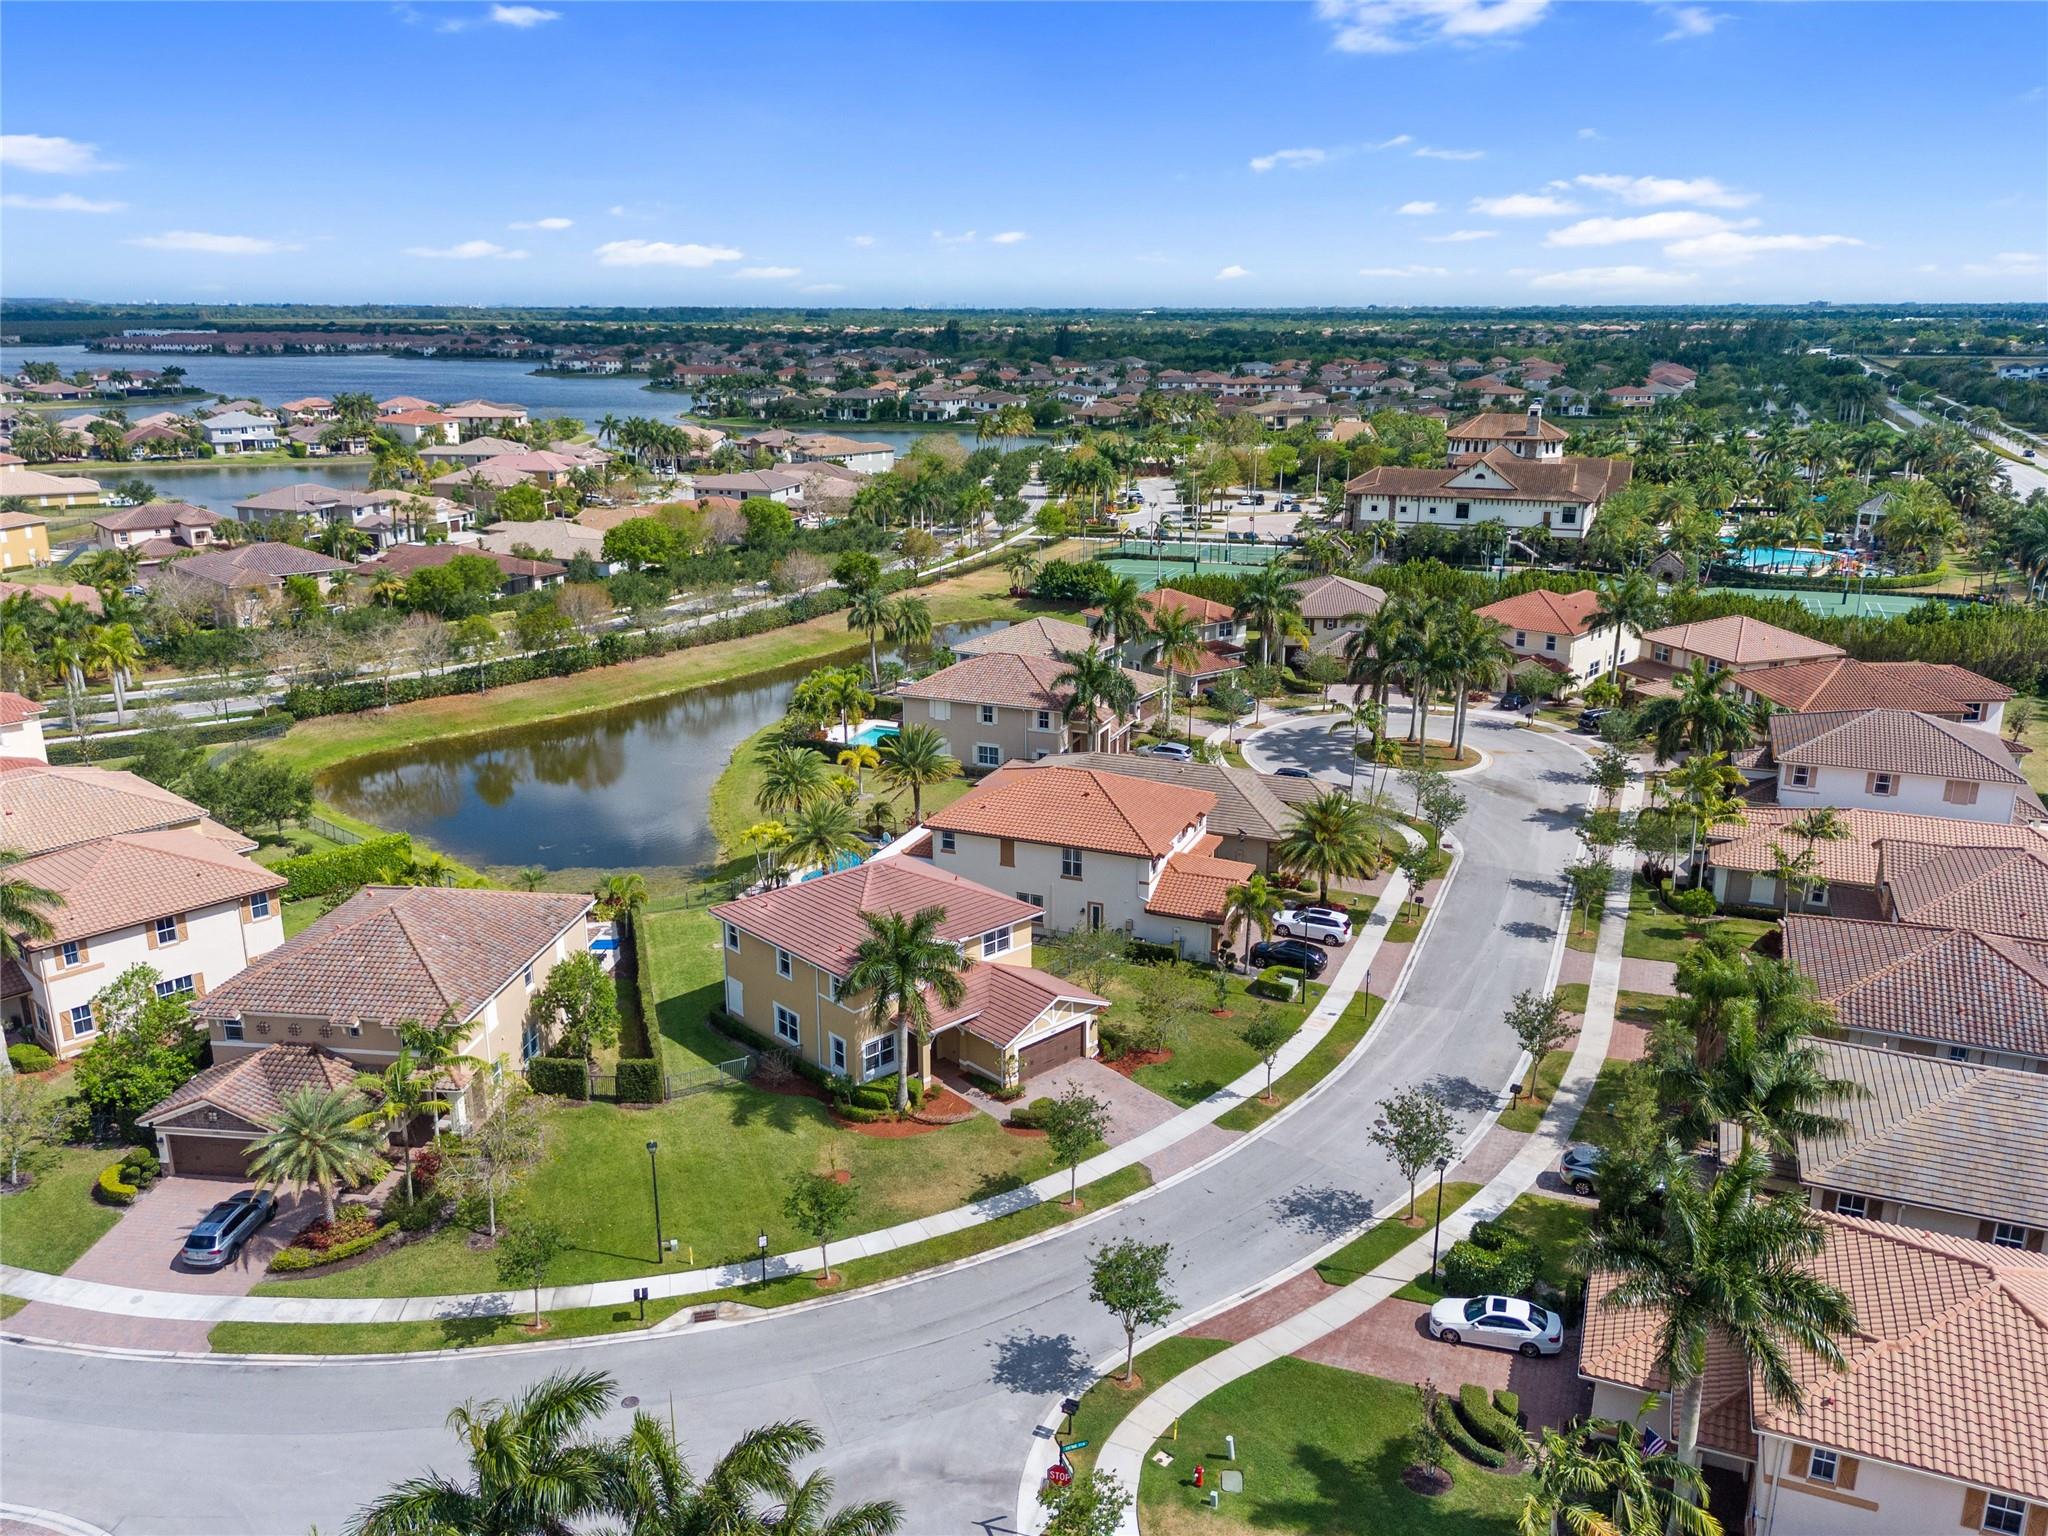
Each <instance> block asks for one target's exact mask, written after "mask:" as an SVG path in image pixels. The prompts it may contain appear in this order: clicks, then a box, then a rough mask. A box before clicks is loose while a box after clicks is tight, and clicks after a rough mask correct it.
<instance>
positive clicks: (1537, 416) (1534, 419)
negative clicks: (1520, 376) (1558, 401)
mask: <svg viewBox="0 0 2048 1536" xmlns="http://www.w3.org/2000/svg"><path fill="white" fill-rule="evenodd" d="M1542 430H1543V402H1542V401H1541V400H1531V401H1530V402H1529V435H1530V436H1531V437H1534V436H1535V435H1536V434H1537V433H1538V432H1540V431H1542Z"/></svg>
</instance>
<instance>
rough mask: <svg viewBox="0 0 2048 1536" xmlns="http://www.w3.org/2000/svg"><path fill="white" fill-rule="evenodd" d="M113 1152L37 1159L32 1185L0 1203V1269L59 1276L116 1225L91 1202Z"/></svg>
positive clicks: (70, 1152) (59, 1151) (54, 1152)
mask: <svg viewBox="0 0 2048 1536" xmlns="http://www.w3.org/2000/svg"><path fill="white" fill-rule="evenodd" d="M120 1158H121V1150H120V1148H118V1147H98V1148H94V1147H56V1148H50V1149H46V1150H45V1151H43V1152H42V1153H40V1154H38V1158H37V1166H36V1181H35V1183H33V1184H31V1185H30V1186H29V1187H28V1188H27V1189H25V1190H23V1191H22V1192H21V1193H20V1194H18V1195H8V1196H7V1197H6V1198H5V1199H0V1263H4V1264H12V1265H15V1266H16V1267H17V1268H20V1269H37V1270H41V1271H42V1272H43V1273H44V1274H46V1275H61V1274H63V1273H64V1271H65V1270H67V1269H69V1268H70V1267H71V1266H72V1264H73V1263H74V1262H75V1261H76V1260H77V1258H78V1256H79V1255H80V1254H81V1253H84V1252H85V1250H86V1249H88V1248H90V1247H91V1246H92V1245H93V1244H94V1243H96V1242H98V1241H99V1240H100V1238H101V1237H102V1236H103V1235H104V1234H105V1233H106V1231H107V1229H108V1228H109V1227H111V1226H113V1224H114V1223H115V1222H116V1221H119V1220H120V1219H121V1213H120V1212H119V1211H117V1210H115V1209H114V1208H113V1207H112V1206H106V1205H101V1204H100V1203H99V1202H98V1201H97V1200H95V1199H93V1195H92V1191H93V1185H94V1182H95V1181H96V1180H97V1179H98V1178H99V1176H100V1170H101V1169H102V1168H105V1167H106V1166H107V1165H108V1164H109V1163H115V1162H119V1161H120Z"/></svg>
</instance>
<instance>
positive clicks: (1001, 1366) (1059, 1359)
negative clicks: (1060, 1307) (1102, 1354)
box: [989, 1331, 1095, 1397]
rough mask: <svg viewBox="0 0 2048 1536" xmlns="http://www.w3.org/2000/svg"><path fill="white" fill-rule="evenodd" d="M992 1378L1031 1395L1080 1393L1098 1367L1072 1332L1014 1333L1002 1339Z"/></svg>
mask: <svg viewBox="0 0 2048 1536" xmlns="http://www.w3.org/2000/svg"><path fill="white" fill-rule="evenodd" d="M995 1351H996V1359H995V1365H994V1367H993V1368H992V1369H991V1370H990V1372H989V1380H991V1381H992V1382H994V1383H995V1384H996V1385H997V1386H999V1387H1002V1388H1004V1389H1005V1390H1007V1391H1011V1392H1021V1393H1023V1394H1024V1395H1025V1396H1027V1397H1049V1396H1050V1395H1051V1394H1053V1393H1055V1392H1069V1393H1073V1394H1074V1395H1076V1396H1078V1395H1079V1394H1080V1393H1081V1392H1082V1391H1083V1390H1084V1389H1085V1388H1086V1387H1087V1386H1088V1385H1089V1384H1090V1383H1091V1382H1092V1381H1093V1380H1094V1379H1095V1366H1094V1363H1093V1362H1092V1361H1091V1360H1090V1359H1089V1358H1088V1356H1087V1355H1086V1354H1084V1353H1082V1350H1081V1346H1080V1345H1079V1344H1077V1343H1075V1342H1074V1336H1073V1335H1072V1334H1068V1333H1059V1334H1046V1333H1035V1332H1030V1331H1026V1332H1021V1333H1013V1334H1011V1335H1010V1336H1009V1337H1008V1338H1007V1339H998V1340H997V1341H996V1346H995Z"/></svg>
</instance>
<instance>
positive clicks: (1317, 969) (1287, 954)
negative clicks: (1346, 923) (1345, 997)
mask: <svg viewBox="0 0 2048 1536" xmlns="http://www.w3.org/2000/svg"><path fill="white" fill-rule="evenodd" d="M1247 958H1248V959H1249V960H1250V961H1251V963H1252V964H1253V965H1255V966H1260V967H1264V966H1268V965H1286V966H1292V967H1293V968H1294V969H1295V970H1301V969H1302V968H1303V967H1306V968H1307V969H1308V973H1309V975H1310V976H1312V977H1314V976H1320V975H1322V974H1323V971H1324V969H1325V968H1326V967H1328V965H1329V963H1330V957H1329V955H1328V954H1327V953H1325V952H1324V950H1323V949H1322V947H1321V946H1320V945H1317V944H1311V943H1309V942H1308V941H1307V940H1306V939H1273V940H1270V941H1267V942H1265V943H1260V944H1254V945H1253V946H1252V952H1251V954H1250V955H1249V956H1248V957H1247Z"/></svg>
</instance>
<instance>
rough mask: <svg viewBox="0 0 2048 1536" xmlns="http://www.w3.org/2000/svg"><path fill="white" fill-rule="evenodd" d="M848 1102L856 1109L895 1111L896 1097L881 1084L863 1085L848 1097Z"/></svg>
mask: <svg viewBox="0 0 2048 1536" xmlns="http://www.w3.org/2000/svg"><path fill="white" fill-rule="evenodd" d="M847 1102H849V1103H850V1104H852V1105H853V1107H854V1108H855V1109H867V1110H881V1109H894V1108H895V1107H896V1095H895V1094H893V1093H888V1092H885V1091H884V1090H883V1088H882V1086H881V1084H879V1083H862V1084H861V1085H860V1086H859V1087H858V1088H856V1089H854V1090H853V1092H852V1093H851V1094H849V1095H848V1096H847Z"/></svg>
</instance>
